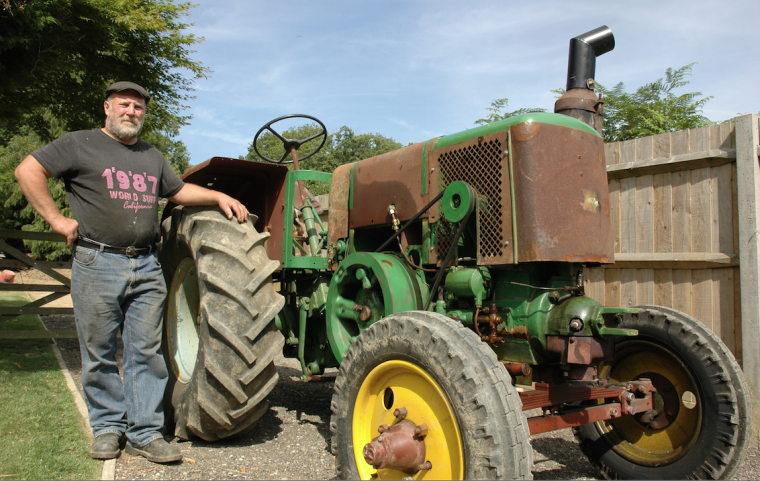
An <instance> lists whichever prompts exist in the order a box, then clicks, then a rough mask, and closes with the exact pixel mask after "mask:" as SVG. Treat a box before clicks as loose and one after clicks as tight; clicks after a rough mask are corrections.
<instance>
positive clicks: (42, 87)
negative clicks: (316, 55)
mask: <svg viewBox="0 0 760 481" xmlns="http://www.w3.org/2000/svg"><path fill="white" fill-rule="evenodd" d="M191 7H192V5H191V4H190V3H182V4H174V3H173V2H172V1H171V0H151V1H147V0H121V1H118V2H114V1H109V0H0V76H2V79H3V81H2V82H0V214H2V217H1V218H0V227H1V228H8V229H19V228H23V229H24V230H33V231H49V230H50V226H49V225H48V224H47V223H46V222H45V221H44V220H43V219H42V218H41V217H39V215H37V214H36V212H34V211H33V209H32V208H31V207H29V206H28V205H27V203H26V199H25V198H24V196H23V194H22V193H21V192H20V190H19V189H18V185H17V184H16V183H15V179H14V177H13V170H14V169H15V168H16V166H17V165H18V164H19V163H20V162H21V160H23V158H24V157H26V155H28V154H29V153H30V152H32V151H33V150H35V149H36V148H39V147H41V146H42V145H44V144H46V143H47V142H49V141H51V140H54V139H56V138H58V137H59V136H61V135H63V134H64V133H65V132H67V131H70V130H79V129H91V128H98V127H102V126H103V123H104V119H105V115H104V113H103V100H104V93H105V89H106V87H107V86H108V85H109V84H110V83H112V82H113V81H116V80H132V81H135V82H137V83H139V84H141V85H142V86H144V87H145V88H146V89H147V90H148V91H150V92H151V95H152V98H151V101H150V104H149V105H148V113H147V115H146V118H145V124H144V127H143V135H142V136H141V138H142V139H144V140H146V141H148V142H149V143H151V144H153V145H154V146H155V147H156V148H157V149H158V150H159V151H161V152H162V153H163V154H164V156H165V157H166V158H167V160H168V161H169V163H170V164H171V165H172V168H173V169H174V170H175V172H177V173H178V174H181V173H183V172H184V171H185V170H187V168H188V167H189V165H190V159H189V155H188V152H187V148H186V147H185V145H184V143H182V141H180V140H177V139H176V136H177V135H178V134H179V129H180V127H182V126H183V125H186V124H187V122H188V120H189V116H186V115H182V110H183V109H184V108H185V107H184V106H183V105H182V103H183V102H184V101H186V100H188V99H189V98H190V96H189V92H190V91H191V90H192V89H191V83H192V81H193V80H195V79H198V78H204V77H206V76H207V75H208V73H209V70H208V69H207V68H205V67H203V66H202V65H201V64H200V63H199V62H195V61H193V60H191V59H190V57H189V55H190V53H191V50H189V49H190V47H191V46H192V45H194V44H195V43H198V42H200V41H201V40H202V39H197V38H195V37H194V36H193V35H186V34H183V33H182V31H183V30H184V29H185V28H186V27H188V26H189V25H188V24H186V23H182V22H181V21H180V18H181V17H183V16H185V15H188V13H187V12H188V10H189V9H190V8H191ZM183 72H189V74H190V75H189V76H187V77H186V76H184V75H183ZM49 187H50V191H51V194H52V196H53V200H54V201H55V203H56V205H58V208H59V209H60V210H61V212H62V213H63V214H64V215H66V216H69V217H71V211H70V209H69V207H68V202H67V199H66V194H65V189H64V187H63V182H62V181H60V180H51V181H50V185H49ZM28 246H29V247H30V249H31V251H32V255H34V256H36V257H45V258H47V259H48V260H56V259H62V258H65V257H67V256H68V255H69V254H70V251H69V249H67V248H66V247H65V245H63V244H60V243H50V242H34V243H28Z"/></svg>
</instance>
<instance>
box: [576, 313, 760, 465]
mask: <svg viewBox="0 0 760 481" xmlns="http://www.w3.org/2000/svg"><path fill="white" fill-rule="evenodd" d="M629 316H633V317H631V319H638V321H636V322H634V323H633V324H630V323H629V324H626V325H625V327H634V328H638V329H639V335H640V336H641V335H642V334H643V335H645V336H647V334H648V332H650V331H654V330H656V329H657V328H658V326H662V328H663V329H664V334H665V337H666V339H659V340H660V341H661V342H662V341H667V343H668V344H669V345H670V346H680V347H681V348H682V351H686V352H685V353H684V352H679V351H678V350H675V351H676V352H679V354H681V357H682V358H683V357H684V355H689V356H692V359H693V361H694V363H695V364H696V363H699V366H698V367H699V368H700V369H703V370H704V375H705V378H706V379H709V380H711V381H705V384H708V385H709V387H710V390H711V392H710V394H709V395H711V396H713V397H715V399H717V401H718V406H717V407H718V410H719V411H718V417H717V423H718V425H717V426H714V427H713V428H714V432H713V433H712V435H711V436H710V437H708V438H706V439H702V438H700V441H702V442H707V443H712V444H711V446H709V447H707V448H705V449H704V450H703V456H701V457H700V459H699V460H698V462H696V463H694V464H693V465H692V468H690V469H689V470H688V472H679V473H678V474H679V477H684V478H698V479H718V478H723V479H731V476H732V475H733V473H734V472H735V470H736V468H737V467H738V465H739V463H740V462H741V460H742V454H743V453H744V450H745V448H746V446H747V442H748V436H749V433H750V431H751V416H752V413H751V405H750V403H749V395H750V391H749V387H748V383H747V380H746V378H745V376H744V374H743V373H742V371H741V368H740V367H739V364H738V363H737V362H736V359H735V358H734V356H733V354H732V353H731V352H730V351H729V350H728V349H727V348H726V346H725V345H724V344H723V343H722V342H721V341H720V339H719V338H718V336H717V335H715V333H713V332H712V331H710V330H709V329H708V328H706V327H705V326H704V325H702V324H701V323H700V322H699V321H697V320H696V319H694V318H692V317H690V316H688V315H686V314H684V313H682V312H679V311H676V310H674V309H670V308H665V307H660V306H640V307H639V313H638V314H637V315H636V314H634V315H629ZM624 318H625V316H624ZM648 337H654V336H652V335H651V334H649V336H648ZM620 341H621V342H625V341H626V339H622V340H620ZM687 364H688V362H687ZM592 430H594V431H595V430H596V428H595V427H594V425H593V424H590V425H585V426H580V427H577V428H573V433H574V435H575V437H576V439H577V440H578V442H579V445H580V448H581V451H582V452H583V453H584V454H585V455H586V456H588V458H589V460H590V461H591V462H592V464H594V465H595V466H596V467H597V468H598V469H599V471H600V472H601V474H602V475H603V476H604V477H605V478H606V479H629V478H630V477H631V476H635V477H637V478H639V479H644V478H646V477H647V475H646V473H644V472H643V471H638V472H636V474H635V475H634V474H633V473H625V472H620V470H619V469H617V468H616V467H614V466H611V465H610V463H608V462H605V460H604V459H603V456H602V453H600V452H599V450H598V446H597V445H596V443H595V441H596V440H595V439H593V432H592ZM589 434H592V436H591V437H590V436H589ZM698 443H699V441H698ZM696 448H697V446H695V448H693V449H696ZM620 459H622V458H620ZM669 473H670V475H672V473H673V472H672V471H671V472H669ZM654 476H659V479H665V476H667V475H666V474H664V473H662V472H660V474H656V473H655V474H654Z"/></svg>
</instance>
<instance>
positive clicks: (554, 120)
mask: <svg viewBox="0 0 760 481" xmlns="http://www.w3.org/2000/svg"><path fill="white" fill-rule="evenodd" d="M524 122H536V123H541V124H551V125H559V126H560V127H569V128H571V129H577V130H582V131H584V132H588V133H590V134H593V135H596V136H597V137H600V135H599V132H597V131H596V130H594V129H592V128H591V127H590V126H588V125H586V124H585V123H583V122H581V121H580V120H578V119H574V118H572V117H568V116H567V115H561V114H548V113H545V112H534V113H530V114H523V115H518V116H516V117H510V118H508V119H504V120H499V121H498V122H494V123H491V124H488V125H482V126H480V127H475V128H474V129H468V130H465V131H462V132H457V133H456V134H451V135H446V136H445V137H441V138H439V139H438V140H436V141H435V144H434V147H435V148H436V149H440V148H441V147H448V146H450V145H454V144H458V143H460V142H466V141H468V140H472V139H477V138H478V137H483V136H485V135H489V134H493V133H496V132H500V131H502V130H507V129H508V128H509V127H510V126H512V125H516V124H521V123H524Z"/></svg>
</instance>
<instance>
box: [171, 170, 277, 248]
mask: <svg viewBox="0 0 760 481" xmlns="http://www.w3.org/2000/svg"><path fill="white" fill-rule="evenodd" d="M287 173H288V168H287V167H285V166H283V165H273V164H264V163H261V162H250V161H247V160H242V159H231V158H226V157H214V158H212V159H209V160H207V161H205V162H203V163H200V164H198V165H196V166H194V167H193V168H191V169H190V170H188V171H187V172H185V173H184V174H183V175H182V180H184V181H185V182H187V183H190V184H196V185H200V186H203V187H207V188H209V189H213V190H216V191H219V192H224V193H225V194H227V195H229V196H230V197H232V198H234V199H237V200H239V201H240V202H242V203H243V205H245V206H246V208H247V209H248V211H249V212H251V213H254V214H256V215H257V216H258V217H259V220H258V221H257V222H256V224H255V226H254V227H255V228H256V231H258V232H262V233H263V232H268V233H269V234H270V237H269V238H268V239H267V241H266V244H265V248H266V252H267V255H268V256H269V258H270V259H280V258H281V257H282V232H283V227H284V224H283V222H284V217H283V215H282V205H284V204H285V175H286V174H287ZM176 206H177V205H176V204H174V203H172V202H168V203H167V204H166V207H165V208H164V213H163V217H162V218H161V222H163V221H164V220H165V219H167V218H169V217H171V211H172V209H174V208H175V207H176Z"/></svg>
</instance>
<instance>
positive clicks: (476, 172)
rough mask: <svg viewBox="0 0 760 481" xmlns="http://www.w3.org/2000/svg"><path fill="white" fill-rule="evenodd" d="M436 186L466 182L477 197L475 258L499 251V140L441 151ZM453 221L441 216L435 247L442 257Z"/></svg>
mask: <svg viewBox="0 0 760 481" xmlns="http://www.w3.org/2000/svg"><path fill="white" fill-rule="evenodd" d="M438 164H439V169H440V171H439V176H438V189H439V192H441V191H443V190H444V189H445V188H446V187H447V186H448V185H449V184H450V183H451V182H454V181H456V180H461V181H463V182H467V183H468V184H470V185H471V186H472V188H473V189H474V190H475V193H476V195H477V197H478V202H477V209H478V210H477V216H478V217H477V222H478V237H479V238H478V258H479V259H485V258H488V257H498V256H501V255H502V248H503V245H504V242H503V236H502V209H501V205H502V189H501V186H502V180H503V179H502V143H501V142H500V141H499V140H498V139H494V140H490V141H487V142H481V143H479V144H475V145H470V146H468V147H463V148H461V149H457V150H452V151H449V152H444V153H442V154H441V156H440V157H439V159H438ZM455 232H456V225H455V224H453V223H450V222H448V221H446V219H444V218H441V220H440V222H439V228H438V236H437V242H436V249H437V254H438V256H439V258H443V257H444V256H445V255H446V253H447V252H448V250H449V248H450V247H451V243H452V241H453V237H454V233H455Z"/></svg>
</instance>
